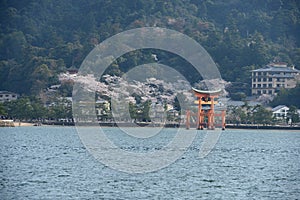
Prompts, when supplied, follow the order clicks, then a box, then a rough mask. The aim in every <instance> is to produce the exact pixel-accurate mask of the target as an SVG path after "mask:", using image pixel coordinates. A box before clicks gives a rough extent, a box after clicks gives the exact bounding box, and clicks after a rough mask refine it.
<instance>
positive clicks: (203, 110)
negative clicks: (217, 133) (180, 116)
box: [186, 88, 226, 130]
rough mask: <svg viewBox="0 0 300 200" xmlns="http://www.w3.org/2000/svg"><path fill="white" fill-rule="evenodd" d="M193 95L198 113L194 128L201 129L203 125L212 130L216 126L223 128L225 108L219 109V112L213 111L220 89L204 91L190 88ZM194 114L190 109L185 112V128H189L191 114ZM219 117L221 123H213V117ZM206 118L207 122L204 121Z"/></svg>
mask: <svg viewBox="0 0 300 200" xmlns="http://www.w3.org/2000/svg"><path fill="white" fill-rule="evenodd" d="M192 89H193V91H194V94H195V96H196V97H197V101H195V103H196V104H198V113H197V114H196V116H197V121H196V128H197V129H198V130H203V129H204V128H205V127H206V128H207V129H208V130H214V129H215V127H216V126H220V127H221V128H222V130H225V115H226V109H221V113H215V104H217V103H218V102H217V98H218V96H219V94H220V93H221V91H222V90H216V91H204V90H198V89H195V88H192ZM192 115H195V114H193V113H192V112H191V111H190V110H187V112H186V128H187V129H189V128H190V125H191V123H190V119H191V116H192ZM217 116H220V117H221V121H222V122H221V124H216V123H215V117H217ZM205 120H207V122H205Z"/></svg>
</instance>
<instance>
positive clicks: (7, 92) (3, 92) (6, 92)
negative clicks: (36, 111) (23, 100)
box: [0, 91, 17, 95]
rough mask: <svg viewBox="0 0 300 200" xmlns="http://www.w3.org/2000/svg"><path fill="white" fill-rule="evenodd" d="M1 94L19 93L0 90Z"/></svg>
mask: <svg viewBox="0 0 300 200" xmlns="http://www.w3.org/2000/svg"><path fill="white" fill-rule="evenodd" d="M0 94H15V95H17V93H14V92H9V91H0Z"/></svg>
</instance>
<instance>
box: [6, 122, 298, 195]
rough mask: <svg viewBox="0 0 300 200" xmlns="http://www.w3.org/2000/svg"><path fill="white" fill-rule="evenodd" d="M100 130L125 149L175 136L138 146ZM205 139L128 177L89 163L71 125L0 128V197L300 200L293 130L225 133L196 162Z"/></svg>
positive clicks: (199, 137)
mask: <svg viewBox="0 0 300 200" xmlns="http://www.w3.org/2000/svg"><path fill="white" fill-rule="evenodd" d="M105 130H106V132H107V133H108V134H109V137H110V139H112V140H115V141H117V142H116V143H118V141H119V142H120V141H121V142H120V144H119V145H123V148H126V150H128V151H138V150H139V149H142V151H147V149H153V148H159V146H161V145H164V142H162V141H164V140H166V141H167V140H168V139H169V138H168V137H170V138H171V139H172V137H173V136H174V131H172V130H171V129H165V130H164V132H165V133H167V134H162V136H160V135H161V134H159V135H157V136H155V137H153V138H149V139H148V140H149V141H150V142H148V143H138V142H136V141H131V139H130V137H127V136H122V134H121V133H120V131H119V130H118V129H117V128H105ZM149 130H150V129H147V128H143V129H142V131H146V132H147V131H149ZM168 132H169V133H168ZM204 133H205V132H201V131H199V132H198V133H197V136H196V138H195V140H194V143H193V144H192V145H191V146H190V147H189V148H188V150H187V151H186V153H185V154H183V155H182V156H181V157H180V158H179V159H178V160H177V161H176V162H175V163H173V164H171V165H169V166H168V167H166V168H164V169H162V170H159V171H155V172H151V173H144V174H143V173H142V174H128V173H124V172H119V171H116V170H113V169H111V168H109V167H107V166H104V165H103V164H101V163H100V162H99V161H97V160H95V159H94V158H93V156H92V155H90V154H89V153H88V151H87V150H86V148H85V147H84V146H83V144H82V143H81V141H80V139H79V136H78V135H77V133H76V129H75V128H74V127H15V128H0V199H3V200H5V199H22V200H23V199H124V200H125V199H126V200H127V199H280V200H281V199H300V132H299V131H270V130H266V131H262V130H260V131H258V130H226V131H224V132H222V135H221V137H220V139H219V141H218V143H217V144H216V146H215V148H214V149H213V151H212V152H211V153H210V154H209V155H208V156H207V157H205V158H203V159H201V158H199V156H198V155H199V147H200V145H201V142H202V139H203V136H204ZM145 140H146V139H143V141H145ZM141 145H142V147H141ZM143 145H144V146H143Z"/></svg>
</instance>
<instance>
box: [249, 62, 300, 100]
mask: <svg viewBox="0 0 300 200" xmlns="http://www.w3.org/2000/svg"><path fill="white" fill-rule="evenodd" d="M251 72H252V95H262V94H269V95H276V94H277V93H278V91H279V90H280V89H281V88H287V89H289V88H294V87H296V84H297V80H296V77H297V75H299V74H300V71H299V70H297V69H295V67H294V66H292V67H288V66H287V64H286V63H270V64H268V65H266V66H265V67H263V68H260V69H256V70H252V71H251Z"/></svg>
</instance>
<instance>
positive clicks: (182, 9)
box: [0, 0, 300, 95]
mask: <svg viewBox="0 0 300 200" xmlns="http://www.w3.org/2000/svg"><path fill="white" fill-rule="evenodd" d="M0 18H1V26H0V90H9V91H13V92H17V93H20V94H27V95H28V94H38V93H40V91H42V90H43V89H45V88H46V87H48V86H49V85H51V84H57V83H58V78H57V75H58V74H59V73H60V72H63V71H66V70H67V69H75V68H79V67H80V64H81V62H82V61H83V59H84V58H85V56H87V54H88V53H89V52H90V51H91V50H92V49H93V47H94V46H95V45H96V44H99V43H100V42H101V41H103V40H105V39H106V38H108V37H110V36H112V35H114V34H116V33H119V32H121V31H123V30H128V29H132V28H137V27H143V26H158V27H166V28H170V29H174V30H177V31H180V32H182V33H185V34H187V35H188V36H190V37H192V38H194V39H195V40H196V41H198V42H199V43H200V44H201V45H202V46H203V47H204V48H205V49H206V50H207V51H208V52H209V53H210V55H211V56H212V57H213V59H214V61H215V62H216V63H217V65H218V67H219V69H220V71H221V73H222V77H223V78H224V79H225V80H226V81H231V82H242V83H248V84H249V83H250V73H249V70H251V69H255V68H258V67H261V66H262V65H264V64H267V63H268V62H270V61H272V60H278V61H284V62H288V63H289V64H294V65H295V66H296V67H298V68H299V67H300V37H299V35H300V1H298V0H264V1H261V0H252V1H242V0H201V1H200V0H168V1H162V0H98V1H97V0H94V1H85V0H63V1H60V0H41V1H36V0H22V1H20V0H1V3H0ZM156 53H159V52H156ZM150 55H151V54H150V53H149V52H148V53H147V52H145V53H144V54H143V55H142V56H141V53H140V52H133V53H132V54H130V55H126V56H125V59H120V60H119V61H118V62H117V63H116V64H115V65H114V67H113V68H112V70H111V71H110V73H115V74H120V73H122V71H124V70H127V69H129V68H131V67H134V65H136V64H140V63H146V62H150V60H151V56H150ZM161 57H162V61H163V62H164V63H166V64H167V65H169V66H172V67H175V68H176V67H177V68H178V67H180V68H185V67H186V65H187V63H185V62H184V61H182V60H180V58H177V57H175V58H174V55H171V54H168V53H166V52H161ZM191 78H194V77H193V76H192V74H191ZM238 85H240V86H239V87H240V90H242V91H244V92H247V89H243V88H241V84H238ZM244 85H245V84H244ZM245 88H247V84H246V85H245Z"/></svg>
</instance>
